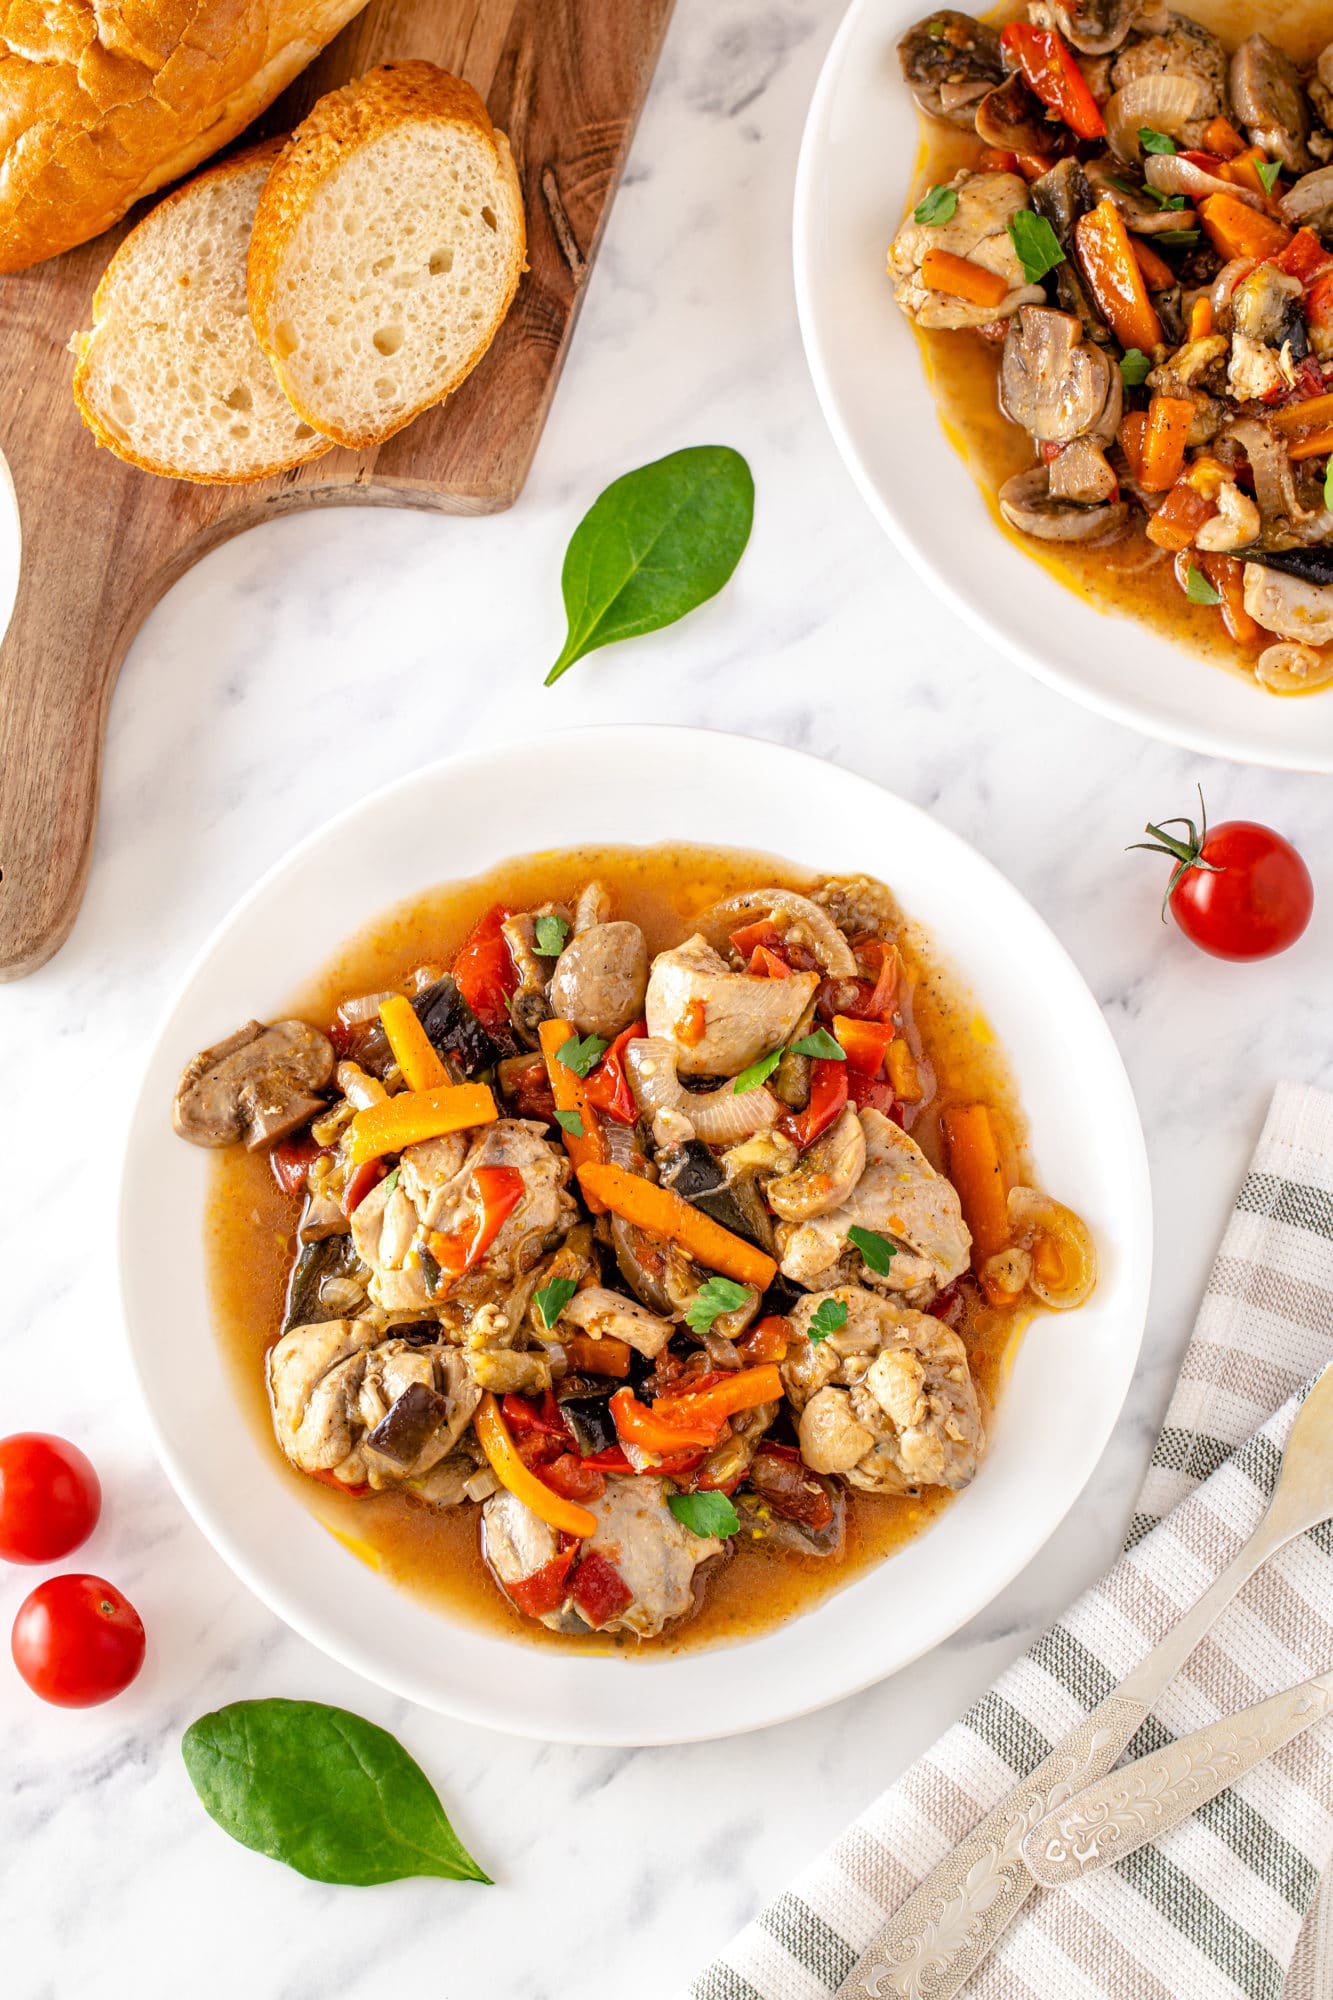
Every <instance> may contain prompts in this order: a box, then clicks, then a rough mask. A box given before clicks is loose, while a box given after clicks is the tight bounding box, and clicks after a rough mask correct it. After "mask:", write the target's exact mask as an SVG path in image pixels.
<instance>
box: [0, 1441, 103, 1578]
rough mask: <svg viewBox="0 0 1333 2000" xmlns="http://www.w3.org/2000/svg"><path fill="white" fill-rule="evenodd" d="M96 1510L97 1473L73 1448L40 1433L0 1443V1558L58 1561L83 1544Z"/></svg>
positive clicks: (98, 1498) (98, 1504)
mask: <svg viewBox="0 0 1333 2000" xmlns="http://www.w3.org/2000/svg"><path fill="white" fill-rule="evenodd" d="M101 1511H102V1489H101V1487H100V1485H99V1484H98V1481H97V1474H96V1473H95V1472H94V1471H93V1468H92V1466H91V1465H90V1464H89V1462H88V1460H87V1459H86V1458H85V1457H84V1455H83V1453H82V1452H81V1451H80V1450H79V1448H78V1446H77V1445H72V1444H66V1442H65V1440H64V1438H58V1437H50V1436H48V1434H47V1433H46V1432H45V1431H17V1432H15V1434H14V1436H13V1437H7V1438H0V1556H3V1557H4V1559H5V1561H6V1562H13V1563H49V1562H59V1561H60V1560H61V1558H62V1557H63V1556H67V1555H68V1554H69V1552H70V1550H71V1549H77V1548H78V1546H79V1544H80V1542H86V1541H87V1539H88V1537H89V1535H91V1533H92V1531H93V1529H94V1528H95V1527H96V1525H97V1517H98V1515H99V1514H100V1513H101Z"/></svg>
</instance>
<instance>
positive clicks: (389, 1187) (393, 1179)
mask: <svg viewBox="0 0 1333 2000" xmlns="http://www.w3.org/2000/svg"><path fill="white" fill-rule="evenodd" d="M399 1172H400V1169H399V1168H397V1167H395V1168H394V1170H393V1172H392V1173H391V1174H386V1175H385V1178H384V1192H385V1194H392V1193H393V1191H394V1189H395V1188H396V1187H397V1185H398V1175H399Z"/></svg>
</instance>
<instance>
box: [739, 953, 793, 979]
mask: <svg viewBox="0 0 1333 2000" xmlns="http://www.w3.org/2000/svg"><path fill="white" fill-rule="evenodd" d="M746 971H747V972H750V973H753V975H754V977H755V978H756V979H790V978H791V967H790V966H789V965H788V963H787V961H786V959H785V958H779V957H778V954H777V953H776V952H775V951H771V950H770V949H769V947H768V946H767V945H766V944H757V945H756V946H755V948H754V950H753V952H752V953H751V955H750V963H749V965H748V966H747V967H746Z"/></svg>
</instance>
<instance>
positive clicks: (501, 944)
mask: <svg viewBox="0 0 1333 2000" xmlns="http://www.w3.org/2000/svg"><path fill="white" fill-rule="evenodd" d="M508 915H509V911H508V910H506V909H505V908H504V907H503V906H502V905H501V904H499V903H497V904H496V905H495V907H494V909H490V910H487V912H486V914H485V916H484V917H482V918H481V919H480V920H479V921H478V922H477V923H476V924H475V925H474V926H473V928H472V930H471V931H470V932H469V934H468V936H467V937H466V938H465V939H464V940H463V943H462V944H461V945H460V946H459V950H458V956H457V958H456V959H455V960H454V963H453V975H454V978H455V980H456V981H457V982H458V990H459V992H460V993H461V994H462V996H463V998H464V999H465V1000H466V1001H467V1004H468V1006H469V1007H470V1008H471V1009H472V1011H473V1013H474V1014H475V1015H476V1017H477V1019H478V1020H479V1021H480V1022H481V1025H482V1027H483V1028H490V1029H492V1030H495V1029H497V1028H503V1027H504V1026H505V1024H506V1023H507V1021H508V1019H509V1002H510V1000H511V999H512V998H513V994H514V990H515V988H516V987H517V985H518V971H517V968H516V967H515V965H514V961H513V959H512V958H511V957H510V955H509V946H508V945H507V944H506V942H505V937H504V932H503V931H502V930H501V928H500V927H501V925H502V924H503V923H504V921H505V918H506V917H507V916H508Z"/></svg>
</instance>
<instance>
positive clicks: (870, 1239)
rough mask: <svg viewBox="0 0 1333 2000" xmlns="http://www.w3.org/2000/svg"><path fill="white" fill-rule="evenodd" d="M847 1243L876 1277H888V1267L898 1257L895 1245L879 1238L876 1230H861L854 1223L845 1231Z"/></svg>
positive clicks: (881, 1237) (884, 1238)
mask: <svg viewBox="0 0 1333 2000" xmlns="http://www.w3.org/2000/svg"><path fill="white" fill-rule="evenodd" d="M847 1241H848V1242H849V1243H851V1244H853V1245H854V1246H855V1248H856V1249H858V1250H859V1251H860V1252H861V1255H862V1256H863V1257H864V1258H865V1260H866V1263H867V1265H868V1266H869V1268H870V1269H871V1270H872V1271H873V1272H874V1273H875V1275H876V1276H877V1277H880V1278H884V1277H887V1276H888V1270H889V1265H890V1264H891V1263H892V1262H893V1260H894V1258H895V1257H896V1256H897V1255H898V1246H897V1244H896V1243H890V1241H889V1239H888V1237H887V1236H881V1235H880V1234H879V1232H878V1230H875V1229H862V1227H861V1225H860V1223H859V1222H854V1223H853V1224H852V1226H851V1228H850V1229H849V1230H848V1231H847Z"/></svg>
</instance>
